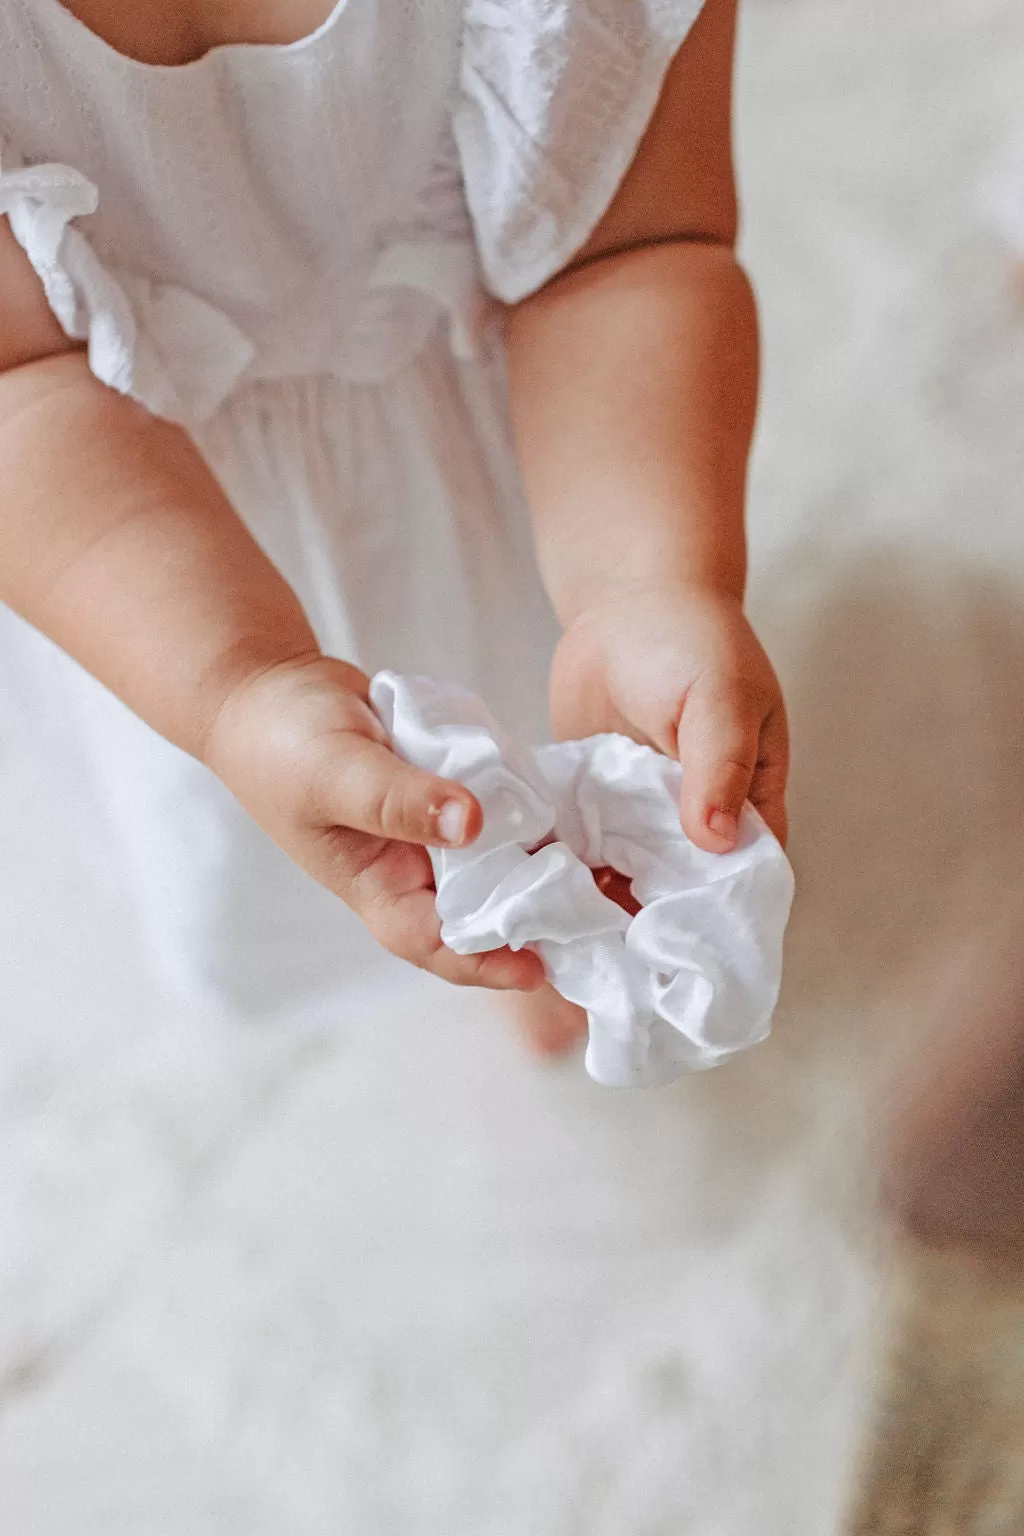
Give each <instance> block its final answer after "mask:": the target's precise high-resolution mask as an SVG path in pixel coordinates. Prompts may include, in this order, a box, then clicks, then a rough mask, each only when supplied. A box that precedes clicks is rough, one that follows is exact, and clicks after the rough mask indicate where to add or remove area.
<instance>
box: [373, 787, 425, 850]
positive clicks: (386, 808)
mask: <svg viewBox="0 0 1024 1536" xmlns="http://www.w3.org/2000/svg"><path fill="white" fill-rule="evenodd" d="M415 783H416V781H415V780H413V779H411V778H410V776H409V775H407V774H405V773H394V774H392V775H391V776H390V778H389V779H388V780H387V782H386V783H385V784H384V785H383V786H382V789H381V792H380V798H379V800H378V803H377V820H378V822H379V825H380V829H381V831H382V832H383V834H384V836H385V837H393V838H399V839H408V838H409V837H410V836H411V835H412V834H413V833H415V831H416V830H417V820H418V817H417V811H416V803H415Z"/></svg>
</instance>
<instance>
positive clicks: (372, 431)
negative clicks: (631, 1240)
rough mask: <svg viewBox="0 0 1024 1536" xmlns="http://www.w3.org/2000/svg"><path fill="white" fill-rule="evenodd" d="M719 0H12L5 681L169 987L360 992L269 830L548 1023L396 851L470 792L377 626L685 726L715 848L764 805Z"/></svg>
mask: <svg viewBox="0 0 1024 1536" xmlns="http://www.w3.org/2000/svg"><path fill="white" fill-rule="evenodd" d="M735 3H736V0H706V3H705V4H704V5H703V6H701V3H700V0H417V3H416V4H412V5H410V4H408V3H407V0H402V3H400V0H339V3H338V4H337V5H336V6H335V7H334V9H333V11H328V8H327V5H326V0H301V3H300V0H182V3H180V4H177V5H175V6H173V7H172V6H167V5H166V4H164V3H163V0H134V3H133V4H131V5H127V4H125V3H124V0H65V3H63V4H62V3H61V0H4V5H3V7H2V10H0V462H2V464H3V497H2V515H0V599H2V600H3V602H4V603H6V604H7V605H8V609H9V610H11V611H10V612H0V621H2V623H0V628H2V630H3V633H2V635H0V646H2V655H3V664H2V665H3V678H2V682H3V686H4V689H5V691H6V693H7V694H9V695H10V700H9V701H8V702H9V708H10V709H14V708H15V701H16V700H17V701H18V702H19V703H20V706H21V707H20V715H19V720H20V724H19V730H20V731H21V732H22V734H23V735H24V738H25V740H26V743H28V744H30V745H31V744H33V743H34V744H35V745H36V746H37V747H38V748H39V750H40V752H41V753H42V754H43V757H44V758H45V759H46V761H47V762H48V763H49V765H50V767H51V768H52V769H53V770H54V773H55V775H56V778H55V782H56V783H57V784H58V786H59V788H60V790H61V792H62V793H63V794H64V795H65V797H66V798H67V799H68V800H69V801H70V802H73V803H74V806H75V807H77V808H81V807H82V806H83V805H84V806H85V808H86V810H87V813H88V825H89V827H90V828H91V830H92V832H93V834H94V841H95V844H96V846H97V849H98V850H100V851H102V852H103V853H104V855H105V856H106V858H107V861H108V862H110V861H112V860H114V859H115V858H116V860H117V861H118V864H117V868H118V871H119V873H120V874H121V875H122V876H123V879H124V880H125V881H128V882H130V890H131V892H132V895H133V901H134V904H135V906H136V909H137V910H138V912H139V915H140V917H141V919H142V921H143V923H144V924H145V926H146V929H147V931H148V933H149V935H150V937H151V938H152V940H153V942H154V945H155V946H156V948H157V950H158V953H159V957H160V958H161V959H162V961H163V963H164V967H165V969H166V970H168V971H169V972H171V973H173V975H174V977H175V978H176V980H177V981H178V982H179V983H180V984H181V985H183V986H184V987H186V988H187V989H189V990H190V991H191V992H192V993H193V994H194V995H202V996H207V997H208V996H211V995H215V996H216V997H217V999H218V1000H219V1001H220V1002H222V1003H227V1004H230V1005H233V1006H236V1007H245V1008H246V1009H248V1010H250V1011H252V1010H254V1009H255V1010H262V1011H264V1012H267V1011H272V1012H284V1013H288V1012H289V1011H292V1012H294V1011H297V1010H298V1009H299V1008H300V1007H306V1006H312V1005H314V1004H315V1005H317V1006H321V1005H326V1006H329V1007H332V1008H335V1009H336V1008H337V1003H338V1000H339V996H340V997H342V998H343V993H341V994H339V990H338V989H339V987H341V988H343V987H344V982H345V960H344V954H343V952H342V949H343V947H342V946H341V944H340V939H339V935H338V931H337V929H336V926H335V925H336V908H334V906H333V905H332V901H331V898H329V897H327V896H326V895H324V894H323V892H321V891H319V890H317V888H316V887H315V886H314V885H313V883H312V882H310V881H309V880H308V879H307V878H306V877H305V876H300V875H299V874H298V873H297V872H296V871H295V870H294V869H293V868H290V867H289V866H287V864H286V863H285V861H283V860H281V859H280V858H279V856H278V855H277V853H276V852H275V851H274V850H273V849H272V848H271V846H270V844H269V843H268V842H267V840H266V838H265V837H264V836H263V834H269V837H270V839H272V840H273V842H274V843H276V844H277V845H278V846H279V848H280V849H283V850H284V852H285V853H286V854H287V855H289V856H290V858H291V860H292V861H294V864H295V865H298V866H301V869H302V870H304V871H305V872H306V875H307V876H308V875H311V876H313V879H314V880H315V881H317V882H319V883H320V886H322V887H326V890H327V892H330V893H333V896H334V897H341V898H342V900H343V901H345V902H346V903H348V904H349V905H350V906H351V907H352V908H354V910H355V911H356V912H357V913H358V914H359V916H360V917H361V918H362V919H363V921H364V922H365V923H366V925H367V926H368V928H369V929H370V931H371V932H372V934H373V935H374V936H375V937H376V938H377V939H378V940H379V941H380V943H382V944H383V945H384V946H386V947H387V948H388V949H389V950H391V951H393V952H394V953H395V954H397V955H400V956H402V957H404V958H405V959H407V960H410V961H412V962H413V963H414V964H416V965H419V966H422V967H424V968H425V969H427V970H429V971H432V972H434V973H435V974H436V975H437V976H440V977H443V978H444V979H446V980H448V981H451V982H455V983H460V984H470V985H476V986H484V987H491V988H498V989H511V990H514V991H519V992H528V993H530V992H532V993H536V997H535V998H533V999H532V1000H531V1010H532V1013H531V1018H532V1022H531V1025H530V1029H531V1032H532V1034H533V1037H534V1039H535V1040H536V1041H537V1043H539V1044H540V1045H542V1046H545V1047H547V1048H557V1047H558V1046H559V1045H561V1044H564V1043H565V1042H566V1041H568V1040H569V1039H571V1038H572V1036H573V1035H574V1033H575V1032H576V1031H577V1030H578V1028H579V1025H580V1019H579V1016H578V1015H577V1014H576V1012H575V1010H571V1009H570V1008H569V1007H568V1005H566V1004H563V1003H562V1002H561V1001H560V1000H559V999H557V998H555V997H554V995H553V994H552V993H551V992H550V990H549V989H547V988H546V987H545V985H544V976H543V972H542V968H541V965H540V962H539V961H538V960H537V958H536V956H534V955H532V954H529V953H526V952H524V953H519V954H513V953H511V952H510V951H508V950H502V951H496V952H493V953H490V954H486V955H478V956H468V957H459V956H456V955H455V954H453V953H451V952H449V951H448V950H446V948H445V947H444V945H443V944H442V943H441V939H440V929H439V924H438V919H437V915H436V912H435V907H434V892H433V887H432V877H431V867H430V862H429V859H428V855H427V853H426V851H425V850H426V847H427V846H443V845H448V846H451V847H460V846H462V845H464V844H466V843H469V842H471V841H472V840H473V839H474V838H475V837H476V836H477V835H478V833H479V831H480V826H481V812H480V808H479V806H478V804H477V803H476V801H475V800H474V799H473V797H472V796H471V795H470V794H469V793H468V792H467V791H466V790H464V789H463V788H462V787H461V786H460V785H458V784H454V783H448V782H445V781H444V780H440V779H437V778H434V777H431V776H430V775H428V774H425V773H421V772H418V771H416V770H415V769H413V768H411V767H409V766H407V765H405V764H403V763H401V762H400V761H399V760H398V759H397V758H396V757H395V756H394V755H393V754H392V752H391V751H390V750H389V747H388V745H387V740H386V737H385V736H384V733H383V730H382V728H381V726H380V724H379V722H378V721H377V719H376V717H375V715H374V714H373V712H372V710H371V709H370V707H369V704H368V695H367V688H368V673H369V672H372V671H374V670H376V669H377V668H378V667H380V666H388V667H392V668H394V669H396V670H398V671H408V672H422V673H429V674H433V675H435V676H439V677H450V678H453V679H455V680H458V681H460V682H462V683H465V684H467V685H468V686H470V687H472V688H474V689H475V690H477V691H478V692H480V693H481V694H482V695H483V696H484V697H485V698H486V699H487V700H488V702H489V703H490V704H491V705H492V707H493V708H494V709H495V711H496V712H497V713H498V714H499V715H500V716H501V717H502V718H503V719H505V720H506V721H507V722H508V723H509V724H510V725H511V726H512V727H513V728H514V729H516V730H517V732H519V733H520V734H522V735H525V736H526V737H530V736H532V737H533V738H534V739H536V737H537V734H538V732H539V731H540V730H541V729H543V727H542V724H541V721H540V718H539V716H540V715H541V714H542V710H541V701H542V700H543V699H544V698H545V697H547V699H548V701H549V708H550V719H551V723H552V724H553V727H554V730H555V732H556V734H557V735H559V736H561V737H570V736H582V735H588V734H591V733H594V732H600V731H620V732H625V733H627V734H629V735H631V736H634V737H635V738H637V739H638V740H640V741H644V742H647V743H650V744H652V745H654V746H655V747H657V748H658V749H660V750H661V751H662V752H665V753H668V754H671V755H673V756H676V757H678V758H679V759H680V761H681V763H682V765H683V768H684V779H683V791H682V805H681V808H680V809H681V817H682V824H683V827H684V830H685V831H686V833H687V834H688V836H689V837H690V838H691V839H692V840H693V841H694V842H696V843H697V844H699V845H700V846H701V847H702V848H704V849H706V850H708V851H710V852H725V851H727V850H729V849H731V848H732V847H733V846H734V844H735V841H736V838H737V817H738V814H739V812H740V810H741V808H742V806H743V804H744V801H745V800H746V799H748V798H749V799H750V800H751V801H752V802H753V803H754V804H755V805H756V806H757V807H758V808H759V810H760V811H761V813H762V815H763V816H764V817H765V819H766V821H767V822H768V823H769V825H770V826H771V827H772V829H773V830H774V831H775V832H776V833H777V835H778V836H779V837H780V838H784V836H785V831H786V821H785V809H784V797H785V788H786V774H787V734H786V720H785V711H784V706H783V702H782V698H781V695H780V691H779V687H778V683H777V681H776V679H775V676H774V673H773V671H772V668H771V666H770V664H769V662H768V660H767V658H766V656H765V654H764V652H763V650H762V648H761V646H760V645H759V643H758V641H757V639H756V637H755V635H754V634H753V632H752V630H751V628H750V626H749V624H748V623H747V620H746V618H745V617H744V612H743V589H744V581H745V546H744V526H743V523H744V489H745V479H746V467H747V456H748V450H749V444H750V438H751V431H752V426H753V419H754V411H755V400H756V393H757V326H756V314H755V306H754V301H753V297H752V294H751V290H750V287H749V284H748V282H747V279H746V277H745V275H744V273H743V271H742V269H741V267H740V266H739V265H738V263H737V260H736V257H735V254H734V242H735V236H736V202H735V192H734V180H733V173H732V164H731V148H730V114H731V96H730V81H731V71H732V55H733V41H734V26H735ZM4 215H6V217H4ZM513 445H514V446H513ZM15 615H19V616H20V618H16V617H15ZM24 621H27V623H25V622H24ZM556 621H557V622H556ZM53 642H55V644H53ZM125 706H127V708H125ZM239 807H243V808H244V811H245V812H247V813H248V817H249V818H251V820H249V819H247V818H246V817H245V816H243V814H242V812H241V810H240V809H239ZM253 823H256V824H258V827H259V828H262V829H263V833H260V832H259V830H258V828H257V826H254V825H253Z"/></svg>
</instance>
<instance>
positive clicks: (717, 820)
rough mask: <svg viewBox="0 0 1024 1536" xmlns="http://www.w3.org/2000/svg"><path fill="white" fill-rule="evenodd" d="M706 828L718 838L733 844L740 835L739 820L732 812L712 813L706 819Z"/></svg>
mask: <svg viewBox="0 0 1024 1536" xmlns="http://www.w3.org/2000/svg"><path fill="white" fill-rule="evenodd" d="M708 826H709V827H710V828H711V830H712V832H714V833H716V834H717V835H718V836H719V837H723V838H725V839H727V841H728V842H730V843H734V842H735V841H736V839H737V838H738V837H739V834H740V824H739V818H738V817H736V816H734V815H733V813H732V811H712V813H711V815H710V816H709V817H708Z"/></svg>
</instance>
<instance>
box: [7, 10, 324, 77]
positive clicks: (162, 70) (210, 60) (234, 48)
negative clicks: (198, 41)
mask: <svg viewBox="0 0 1024 1536" xmlns="http://www.w3.org/2000/svg"><path fill="white" fill-rule="evenodd" d="M37 3H38V4H40V5H45V6H46V8H47V9H48V10H50V11H53V12H55V13H56V15H57V18H58V20H59V21H60V22H61V23H62V24H63V25H64V26H66V27H67V28H68V29H69V30H72V31H75V32H77V33H78V34H79V36H80V37H84V38H85V39H86V41H87V43H88V45H89V46H90V47H92V48H95V49H96V50H97V52H99V53H100V54H102V55H103V56H105V57H106V58H107V59H108V60H110V61H111V62H113V63H114V64H116V65H117V66H118V67H119V68H121V69H125V70H135V71H138V72H139V73H141V74H147V75H163V76H173V75H185V76H187V75H195V74H197V73H201V72H202V71H203V70H207V69H210V68H211V67H215V66H216V65H217V64H218V63H219V62H223V61H225V60H227V61H230V62H232V63H234V62H236V61H237V62H241V63H243V64H249V63H254V62H256V61H258V60H265V59H278V58H282V59H289V58H296V57H298V56H299V55H301V54H303V53H305V52H308V51H309V50H310V49H312V48H315V47H316V46H317V44H318V43H322V42H324V41H325V39H326V38H327V37H328V36H329V35H330V33H331V32H333V30H334V28H335V26H336V24H337V23H338V21H339V20H340V19H341V15H342V12H343V11H345V10H346V9H347V8H348V0H335V4H334V5H333V6H332V8H331V10H330V11H329V12H328V14H327V15H326V16H325V17H324V19H323V21H322V22H321V23H320V25H319V26H318V27H316V28H315V29H314V30H313V31H312V32H308V33H307V34H306V36H305V37H300V38H296V40H295V41H294V42H292V43H247V42H229V43H215V44H214V46H213V47H212V48H208V49H207V50H206V52H205V53H202V54H200V55H199V57H198V58H197V59H189V60H187V61H186V63H184V64H151V63H149V62H148V61H147V60H145V59H136V58H133V57H132V55H131V54H130V53H122V52H121V50H120V49H119V48H115V47H114V45H113V43H108V42H107V40H106V38H105V37H101V36H100V34H99V33H98V32H94V31H93V29H92V27H90V26H89V25H88V24H87V23H86V22H84V21H82V20H81V18H80V17H78V16H76V15H75V14H74V12H72V11H69V10H68V8H67V6H66V5H64V3H63V0H37Z"/></svg>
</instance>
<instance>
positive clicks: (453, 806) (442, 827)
mask: <svg viewBox="0 0 1024 1536" xmlns="http://www.w3.org/2000/svg"><path fill="white" fill-rule="evenodd" d="M468 825H469V810H468V808H467V807H466V806H465V805H464V804H463V803H462V801H461V800H446V801H445V803H444V805H442V807H441V809H440V811H439V812H438V814H437V831H438V835H439V836H440V837H441V839H442V840H443V841H444V842H446V843H451V844H452V845H453V846H454V847H457V846H458V844H459V843H462V842H464V841H465V838H466V828H467V826H468Z"/></svg>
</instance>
